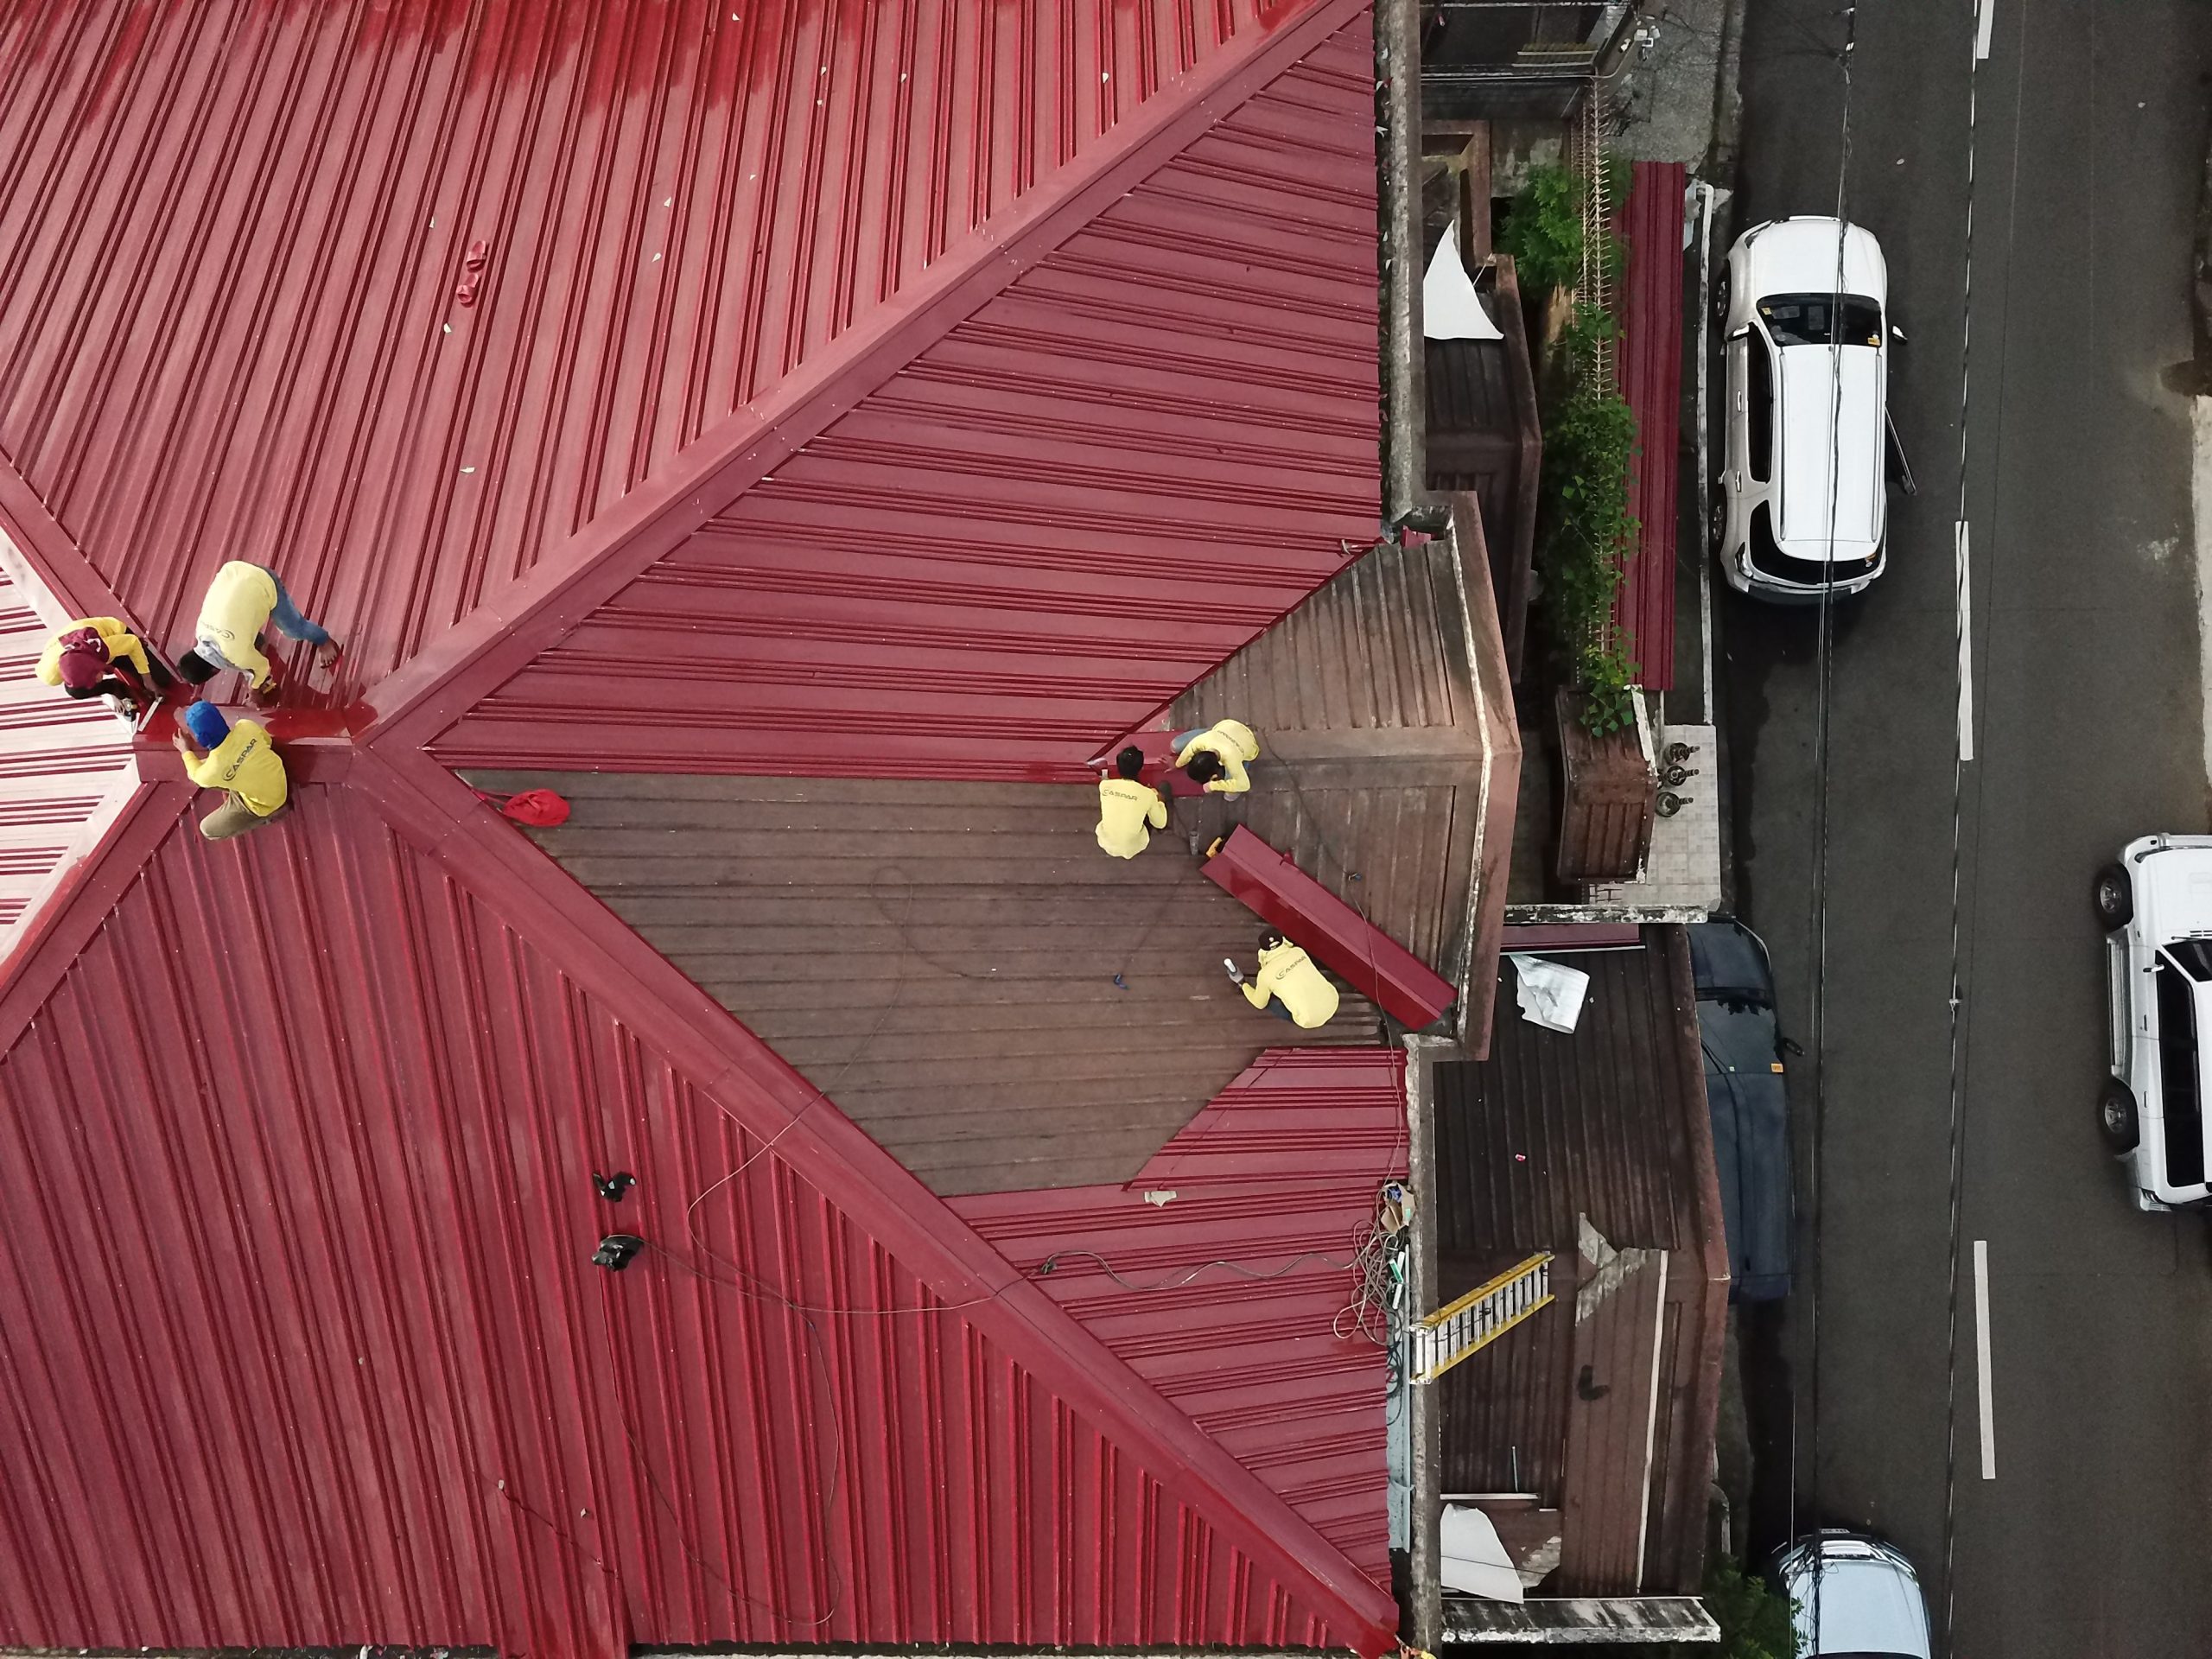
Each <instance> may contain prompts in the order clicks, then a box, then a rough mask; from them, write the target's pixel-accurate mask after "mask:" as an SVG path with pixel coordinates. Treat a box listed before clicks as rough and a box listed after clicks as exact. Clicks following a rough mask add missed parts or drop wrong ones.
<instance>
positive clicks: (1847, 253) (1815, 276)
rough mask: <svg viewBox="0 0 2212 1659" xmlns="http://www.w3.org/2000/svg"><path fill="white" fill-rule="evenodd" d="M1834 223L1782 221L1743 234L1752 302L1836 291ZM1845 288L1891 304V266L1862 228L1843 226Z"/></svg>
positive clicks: (1796, 220) (1875, 300)
mask: <svg viewBox="0 0 2212 1659" xmlns="http://www.w3.org/2000/svg"><path fill="white" fill-rule="evenodd" d="M1836 229H1837V221H1836V220H1834V219H1813V218H1807V219H1776V220H1774V221H1772V222H1771V223H1770V224H1766V225H1761V226H1755V227H1754V228H1753V229H1751V230H1750V231H1747V232H1745V234H1744V238H1743V242H1744V257H1745V262H1746V269H1745V277H1746V278H1747V281H1748V288H1749V291H1750V293H1751V297H1752V298H1754V299H1764V298H1765V297H1766V296H1769V295H1770V294H1832V293H1834V292H1835V291H1836V257H1837V253H1838V251H1839V250H1838V245H1837V236H1836ZM1840 251H1841V254H1842V264H1843V289H1842V291H1843V292H1845V293H1847V294H1863V295H1865V296H1866V297H1867V298H1868V299H1870V300H1872V301H1873V302H1875V303H1876V304H1878V305H1882V306H1885V307H1886V306H1887V304H1888V302H1889V289H1890V278H1889V266H1888V264H1887V262H1886V261H1885V260H1884V258H1883V257H1882V245H1881V244H1880V243H1878V242H1877V241H1876V240H1875V239H1874V237H1873V234H1872V232H1870V231H1868V230H1867V229H1866V226H1863V225H1847V226H1844V227H1843V236H1842V245H1841V249H1840Z"/></svg>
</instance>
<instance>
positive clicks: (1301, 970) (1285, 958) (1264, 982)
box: [1243, 939, 1337, 1031]
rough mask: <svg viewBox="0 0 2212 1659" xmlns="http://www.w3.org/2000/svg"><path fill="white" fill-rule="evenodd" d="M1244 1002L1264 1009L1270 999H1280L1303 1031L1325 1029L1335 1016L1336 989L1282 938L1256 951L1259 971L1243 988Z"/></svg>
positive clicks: (1317, 969)
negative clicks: (1267, 947) (1282, 940)
mask: <svg viewBox="0 0 2212 1659" xmlns="http://www.w3.org/2000/svg"><path fill="white" fill-rule="evenodd" d="M1243 992H1244V1000H1245V1001H1247V1002H1249V1003H1250V1004H1251V1005H1252V1006H1253V1007H1255V1008H1264V1007H1267V1006H1268V1001H1269V999H1270V998H1273V997H1278V996H1279V997H1281V999H1282V1005H1283V1007H1286V1008H1288V1009H1289V1010H1290V1022H1291V1024H1293V1025H1294V1026H1300V1027H1304V1028H1305V1029H1306V1030H1307V1031H1312V1030H1313V1029H1314V1028H1315V1027H1318V1026H1325V1025H1327V1024H1328V1023H1329V1021H1330V1020H1333V1019H1335V1018H1336V1014H1337V988H1336V987H1335V986H1333V985H1332V984H1331V983H1329V982H1328V979H1327V977H1326V976H1325V975H1323V973H1322V972H1321V970H1320V969H1319V968H1316V967H1315V966H1314V965H1313V958H1312V957H1308V956H1307V955H1306V953H1305V952H1304V951H1303V950H1300V949H1299V948H1298V947H1297V946H1296V945H1294V944H1291V943H1290V942H1289V941H1288V940H1287V939H1286V940H1285V941H1284V942H1283V943H1282V944H1278V945H1275V946H1274V947H1273V948H1272V949H1270V950H1262V951H1261V952H1260V971H1259V973H1258V975H1257V976H1255V977H1254V978H1253V979H1252V980H1250V981H1249V982H1247V983H1246V984H1245V985H1244V986H1243Z"/></svg>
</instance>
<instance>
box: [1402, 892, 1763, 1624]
mask: <svg viewBox="0 0 2212 1659" xmlns="http://www.w3.org/2000/svg"><path fill="white" fill-rule="evenodd" d="M1565 959H1566V960H1568V961H1571V962H1572V963H1573V965H1574V966H1576V967H1579V968H1580V969H1583V970H1584V971H1585V972H1586V973H1588V974H1589V975H1590V976H1591V983H1590V990H1589V995H1588V997H1587V1000H1586V1002H1585V1004H1584V1006H1583V1009H1582V1014H1581V1019H1580V1023H1579V1024H1578V1026H1577V1028H1576V1029H1575V1031H1574V1032H1573V1033H1572V1034H1561V1033H1554V1032H1549V1031H1546V1030H1543V1029H1542V1028H1541V1027H1537V1026H1535V1025H1533V1024H1530V1023H1529V1021H1527V1020H1523V1019H1522V1018H1521V1017H1520V1013H1519V1009H1518V1007H1517V1005H1516V1001H1515V986H1514V972H1513V969H1512V968H1511V966H1510V963H1506V964H1503V965H1502V966H1501V969H1500V971H1499V974H1498V977H1497V991H1496V995H1497V1009H1496V1016H1495V1017H1496V1024H1495V1027H1494V1029H1493V1033H1492V1039H1491V1053H1490V1057H1489V1058H1488V1059H1486V1060H1484V1061H1482V1062H1471V1061H1458V1062H1446V1063H1443V1064H1440V1065H1438V1066H1437V1067H1436V1071H1435V1079H1434V1089H1433V1095H1434V1100H1435V1115H1434V1123H1435V1138H1436V1172H1437V1175H1436V1179H1437V1189H1438V1191H1437V1212H1438V1218H1437V1225H1438V1227H1439V1230H1440V1233H1439V1236H1440V1255H1441V1273H1440V1285H1439V1294H1440V1296H1441V1297H1442V1298H1443V1299H1445V1300H1449V1299H1451V1298H1452V1297H1454V1296H1457V1295H1459V1294H1462V1293H1464V1292H1465V1291H1466V1290H1469V1289H1471V1288H1472V1287H1474V1286H1475V1285H1477V1284H1478V1283H1480V1282H1481V1281H1483V1280H1484V1279H1486V1278H1488V1277H1489V1276H1490V1275H1491V1274H1492V1273H1494V1272H1496V1271H1497V1270H1498V1269H1499V1268H1503V1267H1505V1266H1507V1265H1510V1263H1511V1262H1515V1261H1517V1260H1519V1259H1521V1258H1522V1257H1523V1256H1525V1255H1528V1254H1529V1252H1530V1251H1532V1250H1536V1249H1548V1250H1551V1251H1553V1252H1554V1255H1555V1260H1554V1266H1553V1269H1552V1284H1553V1288H1554V1292H1555V1293H1556V1294H1557V1297H1558V1300H1555V1301H1554V1303H1553V1304H1552V1305H1551V1306H1549V1307H1548V1308H1546V1309H1544V1310H1543V1311H1542V1312H1541V1313H1538V1314H1536V1315H1535V1317H1534V1318H1532V1319H1529V1320H1527V1321H1525V1322H1524V1323H1523V1324H1522V1325H1519V1326H1517V1327H1516V1328H1515V1329H1514V1330H1512V1331H1510V1332H1508V1333H1507V1334H1506V1335H1505V1336H1504V1337H1503V1338H1500V1339H1499V1340H1498V1341H1497V1342H1496V1343H1495V1344H1492V1345H1491V1347H1489V1348H1487V1349H1485V1350H1484V1351H1482V1352H1480V1353H1478V1354H1477V1355H1475V1356H1474V1357H1472V1358H1471V1359H1469V1360H1467V1361H1466V1362H1465V1363H1462V1364H1461V1365H1459V1367H1458V1368H1456V1369H1455V1370H1452V1371H1450V1372H1448V1373H1447V1374H1446V1376H1445V1377H1444V1378H1443V1379H1442V1380H1441V1381H1440V1383H1438V1384H1437V1388H1438V1390H1439V1394H1438V1402H1439V1408H1440V1415H1441V1421H1442V1423H1443V1432H1442V1443H1443V1447H1444V1458H1443V1462H1444V1468H1443V1490H1444V1491H1446V1492H1447V1493H1503V1492H1515V1491H1517V1492H1522V1493H1527V1494H1530V1495H1532V1496H1533V1497H1534V1499H1535V1503H1537V1504H1538V1505H1540V1506H1541V1510H1542V1511H1545V1512H1549V1513H1548V1522H1549V1526H1550V1528H1551V1529H1552V1531H1553V1534H1554V1535H1556V1536H1557V1537H1558V1538H1559V1539H1560V1560H1559V1567H1558V1569H1557V1570H1556V1572H1554V1573H1553V1574H1552V1575H1551V1576H1550V1577H1549V1578H1548V1579H1547V1580H1545V1581H1544V1583H1543V1584H1542V1586H1541V1587H1540V1589H1539V1590H1538V1591H1537V1592H1535V1593H1539V1594H1544V1595H1584V1594H1587V1595H1628V1594H1634V1593H1638V1592H1642V1593H1647V1594H1649V1593H1657V1592H1674V1591H1684V1592H1687V1591H1691V1590H1694V1589H1695V1587H1696V1586H1697V1583H1698V1580H1699V1575H1700V1572H1701V1570H1702V1566H1703V1559H1704V1539H1705V1497H1706V1491H1707V1475H1708V1471H1709V1466H1710V1464H1711V1459H1712V1449H1713V1421H1714V1412H1715V1409H1716V1407H1717V1403H1718V1400H1719V1365H1720V1344H1721V1339H1722V1335H1723V1332H1724V1331H1725V1328H1726V1315H1727V1262H1726V1246H1725V1243H1724V1241H1723V1239H1722V1236H1721V1227H1720V1217H1719V1192H1718V1187H1717V1185H1716V1183H1715V1179H1714V1173H1713V1147H1712V1139H1711V1130H1710V1124H1709V1122H1708V1121H1707V1116H1706V1106H1705V1096H1704V1090H1703V1088H1702V1085H1701V1083H1700V1070H1699V1065H1698V1049H1697V1022H1696V1008H1695V1002H1694V992H1693V988H1692V986H1691V982H1690V974H1689V961H1688V950H1687V947H1686V945H1685V944H1684V942H1683V939H1682V936H1681V931H1680V930H1678V929H1674V928H1655V929H1648V930H1646V931H1645V933H1644V935H1643V942H1642V943H1641V944H1639V945H1637V946H1636V947H1634V948H1630V949H1613V950H1589V951H1578V952H1574V953H1573V954H1572V955H1571V956H1569V957H1566V958H1565ZM1583 1217H1587V1220H1588V1225H1589V1230H1587V1231H1586V1230H1584V1229H1583V1228H1582V1225H1581V1218H1583ZM1655 1368H1656V1376H1655ZM1647 1448H1648V1451H1647ZM1514 1525H1515V1527H1516V1529H1518V1530H1519V1531H1521V1532H1523V1533H1527V1534H1528V1535H1530V1536H1534V1535H1536V1534H1540V1533H1542V1532H1543V1531H1544V1530H1545V1526H1544V1525H1543V1524H1541V1523H1539V1522H1535V1521H1534V1520H1532V1518H1531V1517H1530V1516H1527V1515H1525V1514H1520V1513H1516V1515H1515V1517H1514Z"/></svg>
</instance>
